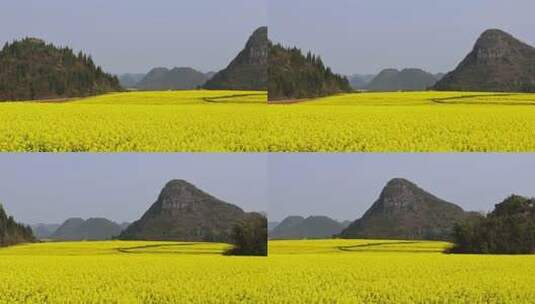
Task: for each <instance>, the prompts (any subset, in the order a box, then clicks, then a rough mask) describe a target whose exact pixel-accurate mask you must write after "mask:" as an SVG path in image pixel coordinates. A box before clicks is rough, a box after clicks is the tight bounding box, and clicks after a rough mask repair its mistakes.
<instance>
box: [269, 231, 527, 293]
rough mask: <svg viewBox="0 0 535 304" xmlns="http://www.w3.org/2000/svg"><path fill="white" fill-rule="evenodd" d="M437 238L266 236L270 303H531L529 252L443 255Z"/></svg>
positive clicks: (443, 247) (445, 245)
mask: <svg viewBox="0 0 535 304" xmlns="http://www.w3.org/2000/svg"><path fill="white" fill-rule="evenodd" d="M448 246H449V244H448V243H444V242H411V241H385V240H309V241H306V240H305V241H271V242H270V244H269V248H270V252H269V269H270V272H269V275H270V277H272V278H277V280H271V281H270V288H269V289H270V290H271V302H272V303H533V298H534V297H535V291H534V290H533V284H535V278H533V276H532V275H531V274H532V273H533V272H534V271H535V256H505V255H504V256H496V255H449V254H443V253H442V251H443V250H444V249H445V248H447V247H448Z"/></svg>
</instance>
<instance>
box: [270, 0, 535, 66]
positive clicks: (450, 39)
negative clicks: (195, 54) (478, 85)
mask: <svg viewBox="0 0 535 304" xmlns="http://www.w3.org/2000/svg"><path fill="white" fill-rule="evenodd" d="M268 11H269V27H270V28H269V30H270V37H271V39H272V40H274V41H276V42H282V43H284V44H286V45H291V46H294V45H295V46H297V47H299V48H302V49H304V50H312V51H313V52H315V53H317V54H320V55H321V56H322V58H324V61H325V62H326V63H327V64H328V65H329V66H331V67H332V68H333V69H334V70H335V71H337V72H339V73H344V74H353V73H362V74H363V73H377V72H378V71H379V70H381V69H383V68H389V67H393V68H404V67H417V68H423V69H426V70H429V71H431V72H447V71H450V70H452V69H453V68H455V66H456V65H457V64H458V63H459V62H460V61H461V60H462V59H463V57H464V56H465V55H466V54H467V53H468V52H469V51H470V50H471V49H472V46H473V44H474V42H475V40H476V39H477V37H478V36H479V35H480V34H481V32H483V31H484V30H485V29H488V28H496V27H497V28H501V29H503V30H506V31H509V32H510V33H512V34H513V35H515V36H517V37H518V38H520V39H522V40H524V41H525V42H527V43H530V44H535V31H534V30H533V29H534V28H535V18H533V13H534V12H535V1H533V0H512V1H508V0H469V1H466V0H449V1H429V0H405V1H393V0H329V1H326V0H291V1H287V0H270V1H269V3H268Z"/></svg>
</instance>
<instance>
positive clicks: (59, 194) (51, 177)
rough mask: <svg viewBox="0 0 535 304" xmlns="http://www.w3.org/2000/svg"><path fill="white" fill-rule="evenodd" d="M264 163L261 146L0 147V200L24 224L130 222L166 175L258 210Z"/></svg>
mask: <svg viewBox="0 0 535 304" xmlns="http://www.w3.org/2000/svg"><path fill="white" fill-rule="evenodd" d="M265 164H266V156H265V154H240V153H236V154H206V153H200V154H195V153H173V154H159V153H150V154H136V153H133V154H125V153H112V154H100V153H97V154H85V153H84V154H70V153H66V154H65V153H53V154H32V153H30V154H24V153H22V154H20V153H1V154H0V203H2V205H3V206H4V208H5V209H6V211H7V213H8V214H9V215H12V216H13V217H14V218H15V219H16V220H17V221H19V222H22V223H25V224H37V223H47V224H50V223H56V224H60V223H62V222H63V221H64V220H66V219H67V218H70V217H82V218H84V219H87V218H90V217H105V218H108V219H110V220H113V221H116V222H132V221H134V220H137V219H139V218H140V217H141V215H143V213H145V211H146V210H147V209H148V208H149V207H150V206H151V205H152V204H153V203H154V202H155V201H156V199H157V197H158V195H159V194H160V191H161V190H162V188H163V186H164V185H165V184H166V183H167V182H168V181H169V180H171V179H185V180H187V181H189V182H190V183H192V184H194V185H196V186H197V187H198V188H199V189H201V190H204V191H206V192H207V193H209V194H211V195H213V196H215V197H217V198H219V199H221V200H223V201H226V202H228V203H231V204H235V205H237V206H238V207H240V208H242V209H244V210H245V211H259V212H266V211H267V203H268V202H267V195H266V193H265V185H266V169H265ZM237 168H239V170H236V169H237ZM244 185H247V186H246V187H244Z"/></svg>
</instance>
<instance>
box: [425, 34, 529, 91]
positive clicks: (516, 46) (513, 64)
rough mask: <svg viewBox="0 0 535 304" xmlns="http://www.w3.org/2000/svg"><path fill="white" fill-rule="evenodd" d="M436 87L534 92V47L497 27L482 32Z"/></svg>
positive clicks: (442, 88) (454, 89)
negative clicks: (464, 56) (461, 59)
mask: <svg viewBox="0 0 535 304" xmlns="http://www.w3.org/2000/svg"><path fill="white" fill-rule="evenodd" d="M434 89H436V90H443V91H446V90H450V91H488V92H535V48H533V47H532V46H530V45H528V44H526V43H524V42H522V41H520V40H518V39H516V38H515V37H513V36H512V35H510V34H508V33H506V32H504V31H501V30H498V29H491V30H487V31H485V32H484V33H483V34H481V36H480V37H479V39H478V40H477V42H476V43H475V45H474V48H473V49H472V51H471V52H470V53H469V54H468V55H467V56H466V58H464V60H463V61H462V62H461V63H460V64H459V65H458V66H457V68H456V69H455V70H454V71H452V72H450V73H448V74H446V75H445V76H444V77H443V78H442V79H441V80H440V81H439V82H437V84H436V85H435V86H434Z"/></svg>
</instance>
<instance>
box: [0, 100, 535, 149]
mask: <svg viewBox="0 0 535 304" xmlns="http://www.w3.org/2000/svg"><path fill="white" fill-rule="evenodd" d="M534 138H535V94H505V93H477V92H474V93H466V92H395V93H352V94H343V95H337V96H331V97H326V98H320V99H315V100H310V101H306V102H302V103H296V104H287V105H268V104H267V93H266V92H248V91H203V90H193V91H168V92H128V93H117V94H107V95H103V96H98V97H91V98H86V99H81V100H74V101H70V102H65V103H36V102H6V103H0V151H74V152H76V151H100V152H115V151H117V152H120V151H145V152H153V151H165V152H183V151H184V152H185V151H187V152H195V151H204V152H281V151H293V152H298V151H300V152H306V151H320V152H321V151H331V152H334V151H339V152H342V151H359V152H417V151H418V152H471V151H473V152H476V151H477V152H489V151H492V152H506V151H507V152H513V151H517V152H522V151H535V139H534Z"/></svg>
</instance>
